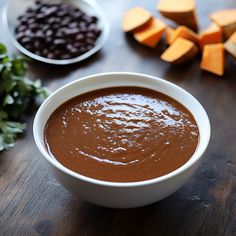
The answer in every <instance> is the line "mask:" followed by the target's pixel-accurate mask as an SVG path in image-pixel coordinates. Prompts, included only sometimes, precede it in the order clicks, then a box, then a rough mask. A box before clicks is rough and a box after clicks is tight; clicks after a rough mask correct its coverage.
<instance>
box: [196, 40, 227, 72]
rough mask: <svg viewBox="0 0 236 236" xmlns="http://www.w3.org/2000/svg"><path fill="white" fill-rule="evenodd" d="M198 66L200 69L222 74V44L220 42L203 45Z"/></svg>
mask: <svg viewBox="0 0 236 236" xmlns="http://www.w3.org/2000/svg"><path fill="white" fill-rule="evenodd" d="M200 67H201V69H202V70H206V71H209V72H211V73H213V74H216V75H223V74H224V46H223V44H222V43H217V44H207V45H205V46H204V48H203V54H202V60H201V65H200Z"/></svg>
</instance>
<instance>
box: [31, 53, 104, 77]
mask: <svg viewBox="0 0 236 236" xmlns="http://www.w3.org/2000/svg"><path fill="white" fill-rule="evenodd" d="M102 57H103V53H102V52H101V51H99V52H97V53H95V54H94V55H92V56H91V57H89V58H87V59H85V60H83V61H81V62H77V63H74V64H70V65H53V64H47V63H43V62H39V61H35V60H32V61H30V74H31V77H32V78H33V77H34V76H35V75H37V78H40V79H42V80H44V79H47V81H51V80H54V79H58V78H59V79H60V78H64V77H66V76H68V75H69V74H70V73H72V72H73V71H75V70H78V69H81V68H84V67H88V66H90V65H92V64H93V63H95V62H96V61H98V60H101V58H102Z"/></svg>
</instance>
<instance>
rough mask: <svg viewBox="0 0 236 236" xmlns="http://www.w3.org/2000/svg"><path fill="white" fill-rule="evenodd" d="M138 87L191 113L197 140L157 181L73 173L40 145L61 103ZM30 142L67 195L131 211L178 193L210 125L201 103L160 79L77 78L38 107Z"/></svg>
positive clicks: (125, 76)
mask: <svg viewBox="0 0 236 236" xmlns="http://www.w3.org/2000/svg"><path fill="white" fill-rule="evenodd" d="M117 86H138V87H145V88H150V89H153V90H156V91H159V92H161V93H164V94H166V95H168V96H170V97H172V98H174V99H175V100H177V101H179V102H180V103H182V104H183V105H184V106H185V107H186V108H188V110H189V111H191V113H192V114H193V116H194V118H195V120H196V122H197V125H198V128H199V131H200V141H199V144H198V147H197V150H196V152H195V153H194V155H193V156H192V157H191V159H190V160H189V161H188V162H187V163H185V164H184V165H183V166H181V167H180V168H179V169H177V170H175V171H173V172H171V173H169V174H167V175H164V176H161V177H159V178H155V179H151V180H146V181H140V182H129V183H115V182H108V181H101V180H96V179H92V178H89V177H86V176H82V175H80V174H78V173H75V172H73V171H71V170H69V169H67V168H66V167H64V166H63V165H62V164H60V163H59V162H58V161H57V160H56V159H54V158H53V157H52V156H50V155H49V154H48V152H47V148H46V146H45V143H44V127H45V124H46V122H47V120H48V118H49V117H50V115H51V114H52V112H53V111H54V110H55V109H56V108H57V107H58V106H60V105H61V104H62V103H64V102H65V101H67V100H69V99H71V98H73V97H75V96H77V95H80V94H83V93H86V92H88V91H92V90H97V89H101V88H109V87H117ZM33 132H34V139H35V142H36V145H37V146H38V148H39V150H40V152H41V154H42V156H43V157H44V159H45V160H46V163H47V164H48V166H49V167H50V170H51V172H52V174H53V175H54V176H55V177H56V179H57V180H58V181H59V182H60V183H61V184H62V185H63V186H64V187H65V188H66V189H68V190H69V191H70V192H72V193H74V194H76V195H77V196H79V197H80V198H81V199H84V200H86V201H88V202H91V203H94V204H97V205H101V206H106V207H113V208H131V207H138V206H143V205H147V204H150V203H153V202H157V201H159V200H161V199H163V198H165V197H167V196H169V195H170V194H172V193H173V192H175V191H176V190H178V189H179V188H180V187H181V186H182V185H183V184H184V183H185V182H186V181H187V180H188V179H189V178H190V177H191V176H192V175H193V173H194V172H195V170H196V169H197V167H198V166H199V164H200V162H201V160H202V155H203V153H204V151H205V149H206V148H207V145H208V142H209V139H210V123H209V119H208V116H207V114H206V112H205V110H204V109H203V107H202V106H201V104H200V103H199V102H198V101H197V100H196V99H195V98H194V97H193V96H192V95H190V94H189V93H188V92H186V91H185V90H183V89H182V88H180V87H178V86H176V85H174V84H172V83H170V82H168V81H165V80H163V79H160V78H156V77H153V76H148V75H144V74H136V73H120V72H117V73H116V72H114V73H104V74H97V75H92V76H88V77H85V78H81V79H79V80H76V81H74V82H72V83H69V84H67V85H65V86H63V87H62V88H60V89H58V90H57V91H55V92H54V93H53V94H52V95H51V96H50V97H48V98H47V99H46V100H45V102H44V103H43V104H42V105H41V107H40V108H39V110H38V112H37V114H36V117H35V120H34V125H33Z"/></svg>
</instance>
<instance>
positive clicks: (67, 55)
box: [61, 54, 71, 59]
mask: <svg viewBox="0 0 236 236" xmlns="http://www.w3.org/2000/svg"><path fill="white" fill-rule="evenodd" d="M70 58H71V55H70V54H63V55H61V59H70Z"/></svg>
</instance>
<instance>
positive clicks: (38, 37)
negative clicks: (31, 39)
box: [34, 30, 45, 40]
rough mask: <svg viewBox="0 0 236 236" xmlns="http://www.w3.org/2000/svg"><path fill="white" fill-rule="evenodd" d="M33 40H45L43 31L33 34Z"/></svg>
mask: <svg viewBox="0 0 236 236" xmlns="http://www.w3.org/2000/svg"><path fill="white" fill-rule="evenodd" d="M34 36H35V38H37V39H40V40H41V39H45V35H44V33H43V31H42V30H38V31H37V32H36V33H35V35H34Z"/></svg>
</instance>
